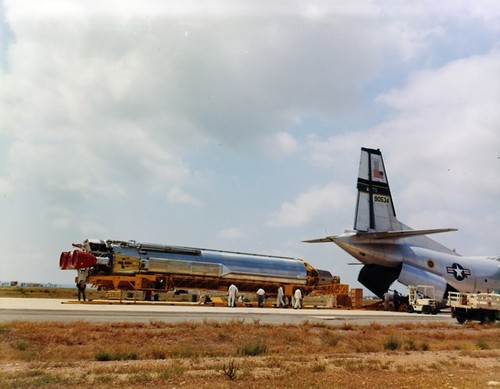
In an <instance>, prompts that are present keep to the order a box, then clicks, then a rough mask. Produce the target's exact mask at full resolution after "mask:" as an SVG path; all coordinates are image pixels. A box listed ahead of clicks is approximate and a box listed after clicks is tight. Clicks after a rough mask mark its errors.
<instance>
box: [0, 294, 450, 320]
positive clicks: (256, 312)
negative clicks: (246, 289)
mask: <svg viewBox="0 0 500 389" xmlns="http://www.w3.org/2000/svg"><path fill="white" fill-rule="evenodd" d="M13 320H20V321H34V322H36V321H40V322H42V321H57V322H71V321H88V322H92V323H104V322H108V323H109V322H146V323H147V322H151V321H164V322H169V323H181V322H193V321H195V322H203V321H231V320H237V321H241V320H243V321H245V322H248V323H261V324H284V323H289V324H301V323H304V322H310V323H311V322H316V323H317V322H321V323H325V324H329V325H343V324H345V323H350V324H370V323H379V324H395V323H410V322H420V323H423V322H444V323H456V321H455V319H452V318H451V315H450V313H449V312H444V313H440V314H438V315H423V314H420V315H419V314H415V313H414V314H409V313H404V312H384V311H364V310H340V309H323V308H320V309H313V308H311V309H301V310H294V309H291V308H287V309H283V308H281V309H277V308H248V307H237V308H228V307H217V306H216V307H212V306H204V305H199V304H188V305H166V304H162V303H154V302H152V303H144V302H140V303H137V304H134V303H133V302H128V301H127V302H123V303H120V302H118V301H113V302H102V303H100V304H97V303H96V302H91V303H78V302H77V301H74V300H73V301H71V300H58V299H35V298H0V322H3V323H5V322H8V321H13Z"/></svg>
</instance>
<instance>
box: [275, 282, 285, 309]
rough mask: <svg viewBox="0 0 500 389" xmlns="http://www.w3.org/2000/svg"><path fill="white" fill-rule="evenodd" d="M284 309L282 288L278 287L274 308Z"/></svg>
mask: <svg viewBox="0 0 500 389" xmlns="http://www.w3.org/2000/svg"><path fill="white" fill-rule="evenodd" d="M279 307H285V302H284V301H283V287H282V286H281V285H280V286H279V287H278V295H277V297H276V308H279Z"/></svg>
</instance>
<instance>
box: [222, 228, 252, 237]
mask: <svg viewBox="0 0 500 389" xmlns="http://www.w3.org/2000/svg"><path fill="white" fill-rule="evenodd" d="M246 236H247V234H246V232H245V231H244V230H242V229H241V228H237V227H232V228H226V229H223V230H221V231H220V232H219V234H218V237H219V238H221V239H229V240H234V239H241V238H243V237H246Z"/></svg>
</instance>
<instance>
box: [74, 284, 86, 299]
mask: <svg viewBox="0 0 500 389" xmlns="http://www.w3.org/2000/svg"><path fill="white" fill-rule="evenodd" d="M86 287H87V285H86V284H85V282H83V280H80V281H78V284H76V288H77V289H78V301H80V299H81V298H83V301H85V288H86Z"/></svg>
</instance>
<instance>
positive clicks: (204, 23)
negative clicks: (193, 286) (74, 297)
mask: <svg viewBox="0 0 500 389" xmlns="http://www.w3.org/2000/svg"><path fill="white" fill-rule="evenodd" d="M499 18H500V6H499V5H498V4H497V2H496V1H475V2H469V1H440V2H433V1H357V2H355V3H354V4H353V2H351V1H335V2H324V1H308V2H301V1H297V2H293V1H277V0H276V1H271V2H269V1H253V2H250V3H249V2H247V1H231V2H229V1H201V2H200V1H182V2H180V1H141V2H137V1H120V2H106V3H102V2H99V1H44V2H32V1H3V2H0V234H1V236H2V255H1V257H0V261H1V262H0V264H1V272H0V273H1V274H0V279H1V280H4V281H9V280H20V281H36V282H53V283H71V282H72V280H73V278H74V275H75V274H74V272H71V271H60V270H59V268H58V260H59V254H60V252H61V251H66V250H69V249H70V248H71V243H73V242H79V241H82V240H84V239H86V238H99V239H122V240H129V239H133V240H136V241H145V242H155V243H164V244H172V245H187V246H194V247H206V248H216V249H227V250H236V251H245V252H255V253H262V254H277V255H286V256H293V257H302V258H305V259H307V260H308V261H309V262H310V263H311V264H312V265H313V266H316V267H318V268H323V269H326V270H329V271H331V272H332V273H333V274H335V275H339V276H340V277H341V280H342V282H345V283H349V284H351V286H352V287H359V284H358V283H357V281H356V278H357V273H358V270H359V268H358V267H353V266H349V265H347V264H348V263H349V262H353V259H352V258H351V257H349V256H348V255H347V254H345V253H343V252H342V251H341V250H340V249H339V248H337V247H336V246H333V245H310V244H305V243H302V242H301V241H302V240H304V239H311V238H317V237H322V236H324V235H325V234H336V233H341V232H343V231H344V230H346V229H350V228H352V225H353V219H354V206H355V198H356V191H355V184H356V177H357V169H358V163H359V162H358V160H359V152H360V148H361V147H373V148H380V149H381V150H382V152H383V154H384V159H385V164H386V168H387V172H388V178H389V180H390V183H391V188H392V192H393V196H394V201H395V206H396V210H397V213H398V217H399V218H400V220H401V221H403V222H404V223H406V224H408V225H410V226H412V227H413V228H441V227H443V228H444V227H454V228H458V229H459V231H458V232H454V233H448V234H445V235H440V236H436V237H435V238H436V240H438V241H440V242H441V243H443V244H445V245H447V246H449V247H453V248H456V249H457V251H458V252H459V253H462V254H464V255H490V254H491V255H494V254H496V255H498V254H499V253H500V239H499V235H498V220H500V206H499V204H498V199H499V198H500V179H499V175H500V159H499V156H500V111H499V110H498V107H499V106H500V46H499V43H500V25H499V24H498V20H499Z"/></svg>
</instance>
